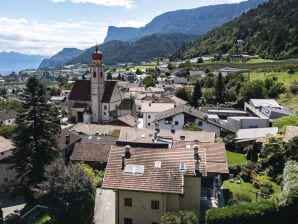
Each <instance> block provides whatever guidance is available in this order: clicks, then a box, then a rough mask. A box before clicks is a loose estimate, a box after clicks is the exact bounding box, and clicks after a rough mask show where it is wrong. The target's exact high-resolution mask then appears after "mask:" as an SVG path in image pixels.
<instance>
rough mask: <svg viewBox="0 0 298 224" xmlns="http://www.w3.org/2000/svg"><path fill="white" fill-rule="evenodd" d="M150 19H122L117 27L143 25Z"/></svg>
mask: <svg viewBox="0 0 298 224" xmlns="http://www.w3.org/2000/svg"><path fill="white" fill-rule="evenodd" d="M149 22H150V21H149V20H144V19H143V20H125V21H120V22H119V23H118V24H117V25H116V26H117V27H137V28H138V27H143V26H145V25H146V24H147V23H149Z"/></svg>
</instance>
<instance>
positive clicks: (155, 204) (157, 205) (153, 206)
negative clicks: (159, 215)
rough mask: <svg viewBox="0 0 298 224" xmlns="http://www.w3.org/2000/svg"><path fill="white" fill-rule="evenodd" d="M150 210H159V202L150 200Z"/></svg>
mask: <svg viewBox="0 0 298 224" xmlns="http://www.w3.org/2000/svg"><path fill="white" fill-rule="evenodd" d="M151 209H159V201H156V200H152V201H151Z"/></svg>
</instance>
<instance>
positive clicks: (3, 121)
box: [0, 110, 17, 126]
mask: <svg viewBox="0 0 298 224" xmlns="http://www.w3.org/2000/svg"><path fill="white" fill-rule="evenodd" d="M16 117H17V111H15V110H6V111H0V126H1V125H13V124H14V123H15V119H16Z"/></svg>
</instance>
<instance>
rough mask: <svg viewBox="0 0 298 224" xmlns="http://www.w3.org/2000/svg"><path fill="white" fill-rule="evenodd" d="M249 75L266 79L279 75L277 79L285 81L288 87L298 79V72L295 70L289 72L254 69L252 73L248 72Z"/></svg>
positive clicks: (253, 77)
mask: <svg viewBox="0 0 298 224" xmlns="http://www.w3.org/2000/svg"><path fill="white" fill-rule="evenodd" d="M247 75H248V76H249V77H250V79H252V80H256V79H259V80H265V79H266V78H273V77H277V78H278V79H277V81H279V82H282V83H284V84H285V85H286V86H287V87H288V86H289V85H290V84H291V83H293V82H294V81H298V72H295V73H294V74H288V72H258V71H253V72H250V73H247Z"/></svg>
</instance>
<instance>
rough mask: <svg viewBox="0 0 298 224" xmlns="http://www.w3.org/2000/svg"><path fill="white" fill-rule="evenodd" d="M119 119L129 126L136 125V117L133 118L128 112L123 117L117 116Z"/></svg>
mask: <svg viewBox="0 0 298 224" xmlns="http://www.w3.org/2000/svg"><path fill="white" fill-rule="evenodd" d="M117 119H118V120H119V121H121V122H123V123H125V124H127V125H129V126H131V127H134V126H136V125H137V120H136V118H134V117H133V116H132V115H130V114H128V115H125V116H123V117H118V118H117Z"/></svg>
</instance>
